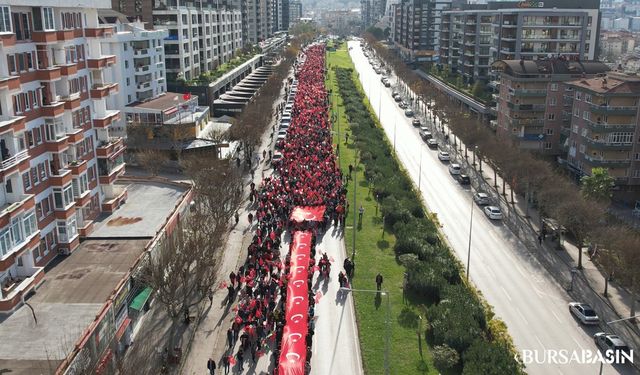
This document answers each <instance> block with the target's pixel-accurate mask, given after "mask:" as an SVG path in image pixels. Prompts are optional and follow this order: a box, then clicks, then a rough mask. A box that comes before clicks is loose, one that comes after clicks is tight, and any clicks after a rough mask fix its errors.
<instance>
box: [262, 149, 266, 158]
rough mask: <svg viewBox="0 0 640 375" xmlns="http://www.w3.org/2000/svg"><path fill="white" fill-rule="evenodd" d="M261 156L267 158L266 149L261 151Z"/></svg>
mask: <svg viewBox="0 0 640 375" xmlns="http://www.w3.org/2000/svg"><path fill="white" fill-rule="evenodd" d="M262 158H263V159H267V150H263V151H262Z"/></svg>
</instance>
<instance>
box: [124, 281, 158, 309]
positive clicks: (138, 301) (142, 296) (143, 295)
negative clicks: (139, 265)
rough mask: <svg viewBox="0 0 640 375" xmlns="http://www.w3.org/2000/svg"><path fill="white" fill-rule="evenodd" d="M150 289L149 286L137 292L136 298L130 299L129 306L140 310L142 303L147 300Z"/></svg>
mask: <svg viewBox="0 0 640 375" xmlns="http://www.w3.org/2000/svg"><path fill="white" fill-rule="evenodd" d="M152 291H153V289H151V287H146V288H144V290H143V291H142V292H140V293H138V295H137V296H136V298H134V299H133V301H131V304H130V305H129V307H130V308H132V309H134V310H138V311H140V310H142V306H144V304H145V303H146V302H147V300H148V299H149V296H150V295H151V292H152Z"/></svg>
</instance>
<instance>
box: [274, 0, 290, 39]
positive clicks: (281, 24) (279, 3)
mask: <svg viewBox="0 0 640 375" xmlns="http://www.w3.org/2000/svg"><path fill="white" fill-rule="evenodd" d="M271 16H272V18H273V19H272V21H271V24H272V26H273V32H274V33H275V32H277V31H286V30H289V0H273V12H272V13H271Z"/></svg>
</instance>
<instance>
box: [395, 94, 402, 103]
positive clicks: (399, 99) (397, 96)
mask: <svg viewBox="0 0 640 375" xmlns="http://www.w3.org/2000/svg"><path fill="white" fill-rule="evenodd" d="M393 100H395V101H396V103H400V102H401V101H402V97H401V96H400V95H396V96H394V97H393Z"/></svg>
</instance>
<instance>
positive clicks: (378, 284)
mask: <svg viewBox="0 0 640 375" xmlns="http://www.w3.org/2000/svg"><path fill="white" fill-rule="evenodd" d="M383 281H384V279H383V277H382V275H381V274H380V272H378V275H377V276H376V289H377V290H381V289H382V282H383Z"/></svg>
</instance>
